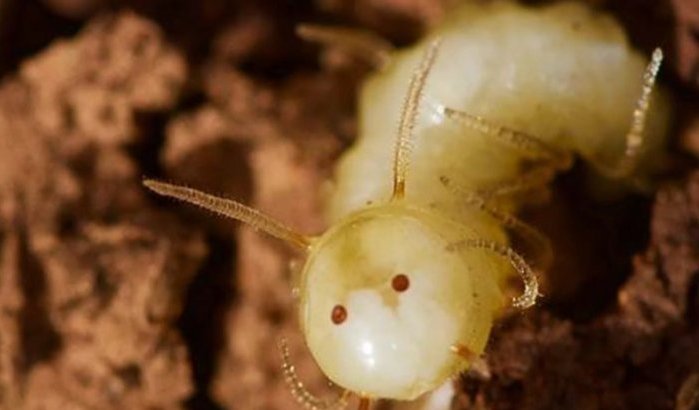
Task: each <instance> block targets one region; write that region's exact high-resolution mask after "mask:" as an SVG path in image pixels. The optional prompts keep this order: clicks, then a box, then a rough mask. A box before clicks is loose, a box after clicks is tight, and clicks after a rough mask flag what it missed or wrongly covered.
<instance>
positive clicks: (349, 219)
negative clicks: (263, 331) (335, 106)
mask: <svg viewBox="0 0 699 410" xmlns="http://www.w3.org/2000/svg"><path fill="white" fill-rule="evenodd" d="M437 37H441V48H440V56H439V58H438V59H437V60H436V61H435V64H434V67H433V68H432V70H431V71H430V74H429V78H428V80H427V83H426V86H425V90H424V99H423V102H422V105H421V112H420V114H419V116H418V119H417V122H416V123H415V136H414V139H413V143H414V147H413V149H412V152H411V164H410V169H409V173H408V176H407V180H408V181H409V183H408V187H407V188H406V189H407V191H406V194H405V198H404V199H403V200H402V201H401V202H400V204H399V205H395V204H393V203H389V204H388V205H380V204H385V203H386V200H387V199H388V198H390V197H391V190H392V186H391V175H392V172H393V171H392V169H391V164H392V155H393V146H394V144H395V128H396V124H398V123H399V119H400V116H401V110H402V109H403V106H404V102H405V94H406V89H407V87H408V84H410V77H411V75H412V74H413V72H414V71H415V67H417V66H418V65H419V63H420V58H421V56H422V54H423V53H424V49H425V46H426V45H427V44H430V42H431V41H433V40H434V39H435V38H437ZM645 60H646V59H645V58H644V57H642V56H641V55H640V54H639V53H637V52H634V51H633V50H631V48H630V47H629V45H628V43H627V41H626V38H625V36H624V34H623V32H622V31H621V29H620V27H619V26H618V25H617V24H616V23H615V22H614V21H613V20H611V19H610V18H609V17H607V16H604V15H600V14H595V13H593V12H591V11H590V10H589V9H588V8H586V7H584V6H583V5H580V4H576V3H569V4H559V5H556V6H552V7H548V8H544V9H528V8H524V7H522V6H518V5H515V4H512V3H491V4H489V5H475V4H470V3H468V4H466V5H464V6H462V8H460V9H458V10H456V11H455V13H454V14H453V15H452V16H451V18H450V20H449V21H448V22H446V24H444V25H443V26H442V27H441V28H440V29H438V30H437V31H436V32H434V33H432V34H431V35H430V36H428V37H427V38H426V39H425V40H424V41H423V42H421V43H420V44H418V45H416V46H415V47H413V48H411V49H408V50H404V51H400V52H398V53H396V54H395V55H393V56H391V62H390V63H389V65H388V66H387V67H386V68H385V69H384V70H383V71H381V72H378V73H376V74H375V75H373V76H372V77H371V78H369V79H368V80H367V81H366V83H365V85H364V88H363V89H362V93H361V97H360V110H359V116H360V125H359V132H360V134H359V139H358V140H357V142H356V143H355V145H354V146H353V147H352V148H351V149H350V150H349V151H348V153H347V154H346V155H345V156H344V158H342V159H341V162H340V165H339V167H338V169H337V180H336V190H335V192H334V194H333V196H332V198H331V201H330V207H329V216H330V219H331V220H335V221H338V222H337V223H336V225H335V226H334V227H333V228H332V229H331V230H330V231H329V232H328V233H327V234H326V235H324V236H323V237H322V239H321V241H320V243H319V244H318V248H317V249H318V250H317V252H316V253H315V255H313V256H312V257H311V258H310V260H309V263H308V264H307V265H306V270H305V272H304V275H303V281H304V282H303V284H302V289H304V288H305V289H306V291H305V292H303V294H304V295H309V296H308V297H307V298H304V299H303V300H302V319H303V322H304V323H305V327H304V332H305V334H306V337H307V341H308V344H309V347H310V349H311V351H312V352H313V354H314V357H315V358H316V360H318V362H319V364H320V365H321V368H323V370H324V371H325V372H326V374H327V375H328V377H330V379H332V380H333V381H335V382H336V383H338V384H339V385H341V386H344V387H347V388H349V389H351V390H353V391H359V392H363V393H365V394H367V395H370V396H372V397H390V398H395V399H413V398H415V397H416V396H418V395H420V394H421V393H424V392H426V391H429V390H431V389H434V388H435V387H437V386H438V385H439V384H440V383H442V382H443V381H444V380H445V379H447V378H448V377H449V376H451V375H453V374H455V372H456V371H458V370H462V369H463V368H464V367H465V366H467V365H468V362H467V361H464V359H463V358H462V357H459V356H457V355H454V354H450V351H449V349H448V348H449V346H450V345H453V344H455V343H457V342H458V343H462V344H464V345H465V346H468V348H469V349H470V350H471V352H472V353H474V354H480V353H481V352H482V350H483V348H484V345H485V342H486V341H487V335H488V334H489V331H490V326H491V324H492V319H493V318H494V317H495V316H496V314H497V313H496V311H497V309H498V308H499V307H500V306H502V303H503V302H504V301H503V299H502V293H501V291H500V289H499V286H501V285H502V283H503V281H502V279H503V277H505V276H506V275H507V274H510V273H511V270H510V268H509V266H508V265H507V264H504V265H503V261H502V259H501V258H500V257H499V256H498V255H493V254H492V253H484V252H482V251H477V250H474V249H472V248H463V249H460V250H454V251H453V252H451V253H450V252H447V251H445V247H446V245H447V244H449V243H454V242H457V241H463V240H465V239H472V238H481V239H486V240H490V241H494V242H501V243H502V242H505V243H506V241H507V239H506V235H505V231H504V227H503V226H502V221H500V220H498V219H495V218H492V217H491V216H489V215H487V214H486V213H484V212H482V210H479V209H478V208H476V207H469V206H467V205H466V200H467V199H466V198H464V197H463V196H460V195H459V192H455V191H454V190H449V189H445V187H444V185H443V184H441V183H440V178H445V177H446V178H447V179H449V180H451V181H454V182H455V183H457V184H458V185H459V186H460V187H462V189H461V190H460V191H463V192H479V191H483V190H487V189H489V188H490V187H492V186H496V185H497V184H500V183H503V182H505V183H506V182H507V181H516V180H517V178H518V177H519V176H520V174H521V173H522V172H523V169H524V167H525V165H526V163H527V160H530V159H531V158H527V155H526V154H527V153H526V152H522V151H521V150H519V149H516V148H513V147H508V146H504V145H503V144H501V143H499V142H497V141H493V140H492V138H488V136H486V135H483V133H481V132H479V130H477V129H474V128H467V127H465V126H463V125H462V124H461V123H459V122H458V121H455V120H454V119H452V118H447V116H446V114H445V109H446V108H447V107H448V108H451V109H456V110H459V111H462V112H468V113H470V114H476V115H479V116H481V117H484V118H487V119H488V120H489V121H492V122H494V123H497V124H498V125H504V126H508V127H510V128H512V129H516V130H518V131H524V132H526V133H528V134H530V135H534V136H536V137H538V138H540V139H541V140H542V141H543V142H545V143H547V144H548V145H550V146H551V147H553V148H555V149H557V150H559V151H560V153H561V154H562V155H565V154H566V153H575V154H579V155H580V156H581V157H583V158H587V159H589V160H591V161H593V162H594V164H593V165H599V166H600V167H604V166H605V165H607V164H612V163H614V162H615V161H617V160H618V159H619V158H620V157H621V156H623V153H624V145H625V141H624V135H625V134H626V132H627V130H628V127H629V122H630V119H631V115H630V114H631V113H632V112H633V109H634V104H635V103H636V101H637V99H638V95H639V92H640V83H641V78H642V77H643V72H644V69H645V66H646V61H645ZM656 107H658V105H656ZM660 107H662V108H660V109H658V110H656V111H655V112H653V114H652V115H651V116H650V117H649V122H648V123H647V127H646V148H647V149H646V151H645V152H646V153H648V155H647V156H646V157H645V158H643V160H642V164H641V167H652V166H653V161H654V160H656V158H657V156H659V155H660V153H661V152H662V151H661V150H660V149H659V145H661V144H662V139H663V136H664V129H665V127H666V125H667V114H666V112H664V110H665V106H662V105H660ZM654 156H655V157H654ZM552 160H553V158H552ZM541 166H542V167H548V168H551V169H552V170H555V168H556V167H557V166H559V167H565V166H567V165H566V164H564V163H560V162H559V163H558V164H557V163H556V162H555V161H548V162H547V161H543V164H542V165H541ZM646 170H647V168H639V169H637V175H640V176H641V177H643V176H644V175H643V173H644V172H646ZM544 174H545V173H544ZM548 175H549V176H550V175H552V173H549V174H548ZM542 178H544V179H545V178H546V177H542ZM546 182H547V181H545V180H542V181H540V183H541V184H544V183H546ZM516 198H517V197H511V196H510V197H504V198H496V199H495V202H497V203H498V206H499V207H501V208H508V209H513V208H516V207H517V200H516ZM367 204H378V205H367ZM348 215H349V216H348ZM368 221H373V222H368ZM421 229H424V232H423V231H422V230H421ZM430 235H431V236H430ZM321 255H322V256H321ZM348 267H351V268H348ZM400 272H406V273H407V272H409V273H410V275H409V276H410V278H411V281H413V282H415V284H414V286H412V287H411V289H410V292H404V293H401V294H399V295H396V294H395V293H396V292H393V293H391V289H390V282H391V277H392V276H394V275H396V274H398V273H400ZM418 281H419V282H418ZM311 295H318V296H315V297H313V296H311ZM392 299H396V300H395V301H393V302H392V301H391V300H392ZM337 303H342V304H344V306H345V307H346V308H347V311H348V312H349V315H348V319H347V320H346V322H345V323H343V324H342V325H340V326H335V325H334V324H333V323H331V322H330V321H329V320H328V317H329V315H328V312H330V311H331V309H332V306H333V305H334V304H337ZM382 329H383V331H382ZM389 329H390V330H389ZM368 346H373V349H370V348H368ZM378 369H381V370H380V371H379V370H378Z"/></svg>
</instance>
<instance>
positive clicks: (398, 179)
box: [391, 38, 441, 200]
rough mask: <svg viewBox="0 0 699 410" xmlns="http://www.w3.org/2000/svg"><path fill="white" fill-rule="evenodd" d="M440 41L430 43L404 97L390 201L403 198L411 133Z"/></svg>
mask: <svg viewBox="0 0 699 410" xmlns="http://www.w3.org/2000/svg"><path fill="white" fill-rule="evenodd" d="M440 43H441V39H439V38H438V39H436V40H434V41H432V42H431V43H430V44H429V45H428V46H427V50H425V54H424V55H423V57H422V62H421V63H420V66H419V67H418V68H417V70H415V72H414V73H413V76H412V78H411V79H410V85H409V86H408V93H407V94H406V96H405V102H404V103H403V110H402V111H401V114H400V124H399V126H398V135H397V138H396V145H395V148H394V151H393V194H392V196H391V200H396V199H401V198H403V197H404V196H405V174H406V171H407V169H408V164H409V163H410V154H411V151H412V148H413V131H414V129H415V120H416V119H417V114H418V109H419V108H420V103H421V102H422V94H423V91H424V89H425V83H426V80H427V74H429V72H430V70H431V69H432V66H433V65H434V60H435V58H436V57H437V50H438V49H439V44H440Z"/></svg>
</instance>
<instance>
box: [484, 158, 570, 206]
mask: <svg viewBox="0 0 699 410" xmlns="http://www.w3.org/2000/svg"><path fill="white" fill-rule="evenodd" d="M555 173H556V171H555V170H554V169H553V168H551V167H548V166H541V167H536V168H532V169H530V170H529V171H525V172H524V173H522V174H521V175H520V176H518V177H517V178H516V179H513V180H509V181H502V182H499V183H497V184H494V185H492V186H490V187H488V188H483V189H479V190H477V191H475V193H476V194H477V195H479V196H481V197H482V198H483V199H484V200H486V201H490V200H491V199H497V198H501V197H507V196H510V195H520V194H524V193H528V192H532V191H536V190H541V189H545V188H546V186H547V184H548V183H549V182H550V181H551V180H552V179H553V177H554V175H555Z"/></svg>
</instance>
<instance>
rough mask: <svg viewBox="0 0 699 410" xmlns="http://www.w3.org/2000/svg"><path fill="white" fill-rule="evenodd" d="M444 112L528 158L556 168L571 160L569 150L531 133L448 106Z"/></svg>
mask: <svg viewBox="0 0 699 410" xmlns="http://www.w3.org/2000/svg"><path fill="white" fill-rule="evenodd" d="M444 114H445V115H446V116H447V117H448V118H451V119H453V120H454V121H457V122H458V123H460V124H462V125H464V126H466V127H469V128H472V129H475V130H476V131H478V132H481V133H482V134H484V135H486V136H488V137H491V138H492V139H493V140H495V141H498V142H500V143H502V144H505V145H508V146H510V147H512V148H514V149H517V150H518V151H520V152H521V153H522V154H523V155H525V156H527V157H529V158H532V159H543V160H545V161H547V162H551V163H552V164H553V165H554V166H555V167H556V168H558V169H566V168H569V167H570V166H571V164H572V162H573V156H572V155H571V154H570V153H569V152H566V151H561V150H558V149H556V148H554V147H552V146H551V145H549V144H547V143H545V142H544V141H542V140H541V139H540V138H537V137H535V136H533V135H529V134H527V133H524V132H521V131H517V130H513V129H511V128H508V127H504V126H500V125H497V124H494V123H491V122H489V121H488V120H486V119H485V118H483V117H479V116H477V115H472V114H469V113H467V112H463V111H458V110H455V109H452V108H449V107H446V108H445V109H444Z"/></svg>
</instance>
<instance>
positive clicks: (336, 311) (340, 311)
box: [330, 305, 347, 325]
mask: <svg viewBox="0 0 699 410" xmlns="http://www.w3.org/2000/svg"><path fill="white" fill-rule="evenodd" d="M330 320H332V322H333V323H334V324H336V325H341V324H342V323H343V322H344V321H345V320H347V309H346V308H345V307H344V306H342V305H335V307H334V308H333V310H332V312H331V313H330Z"/></svg>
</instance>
